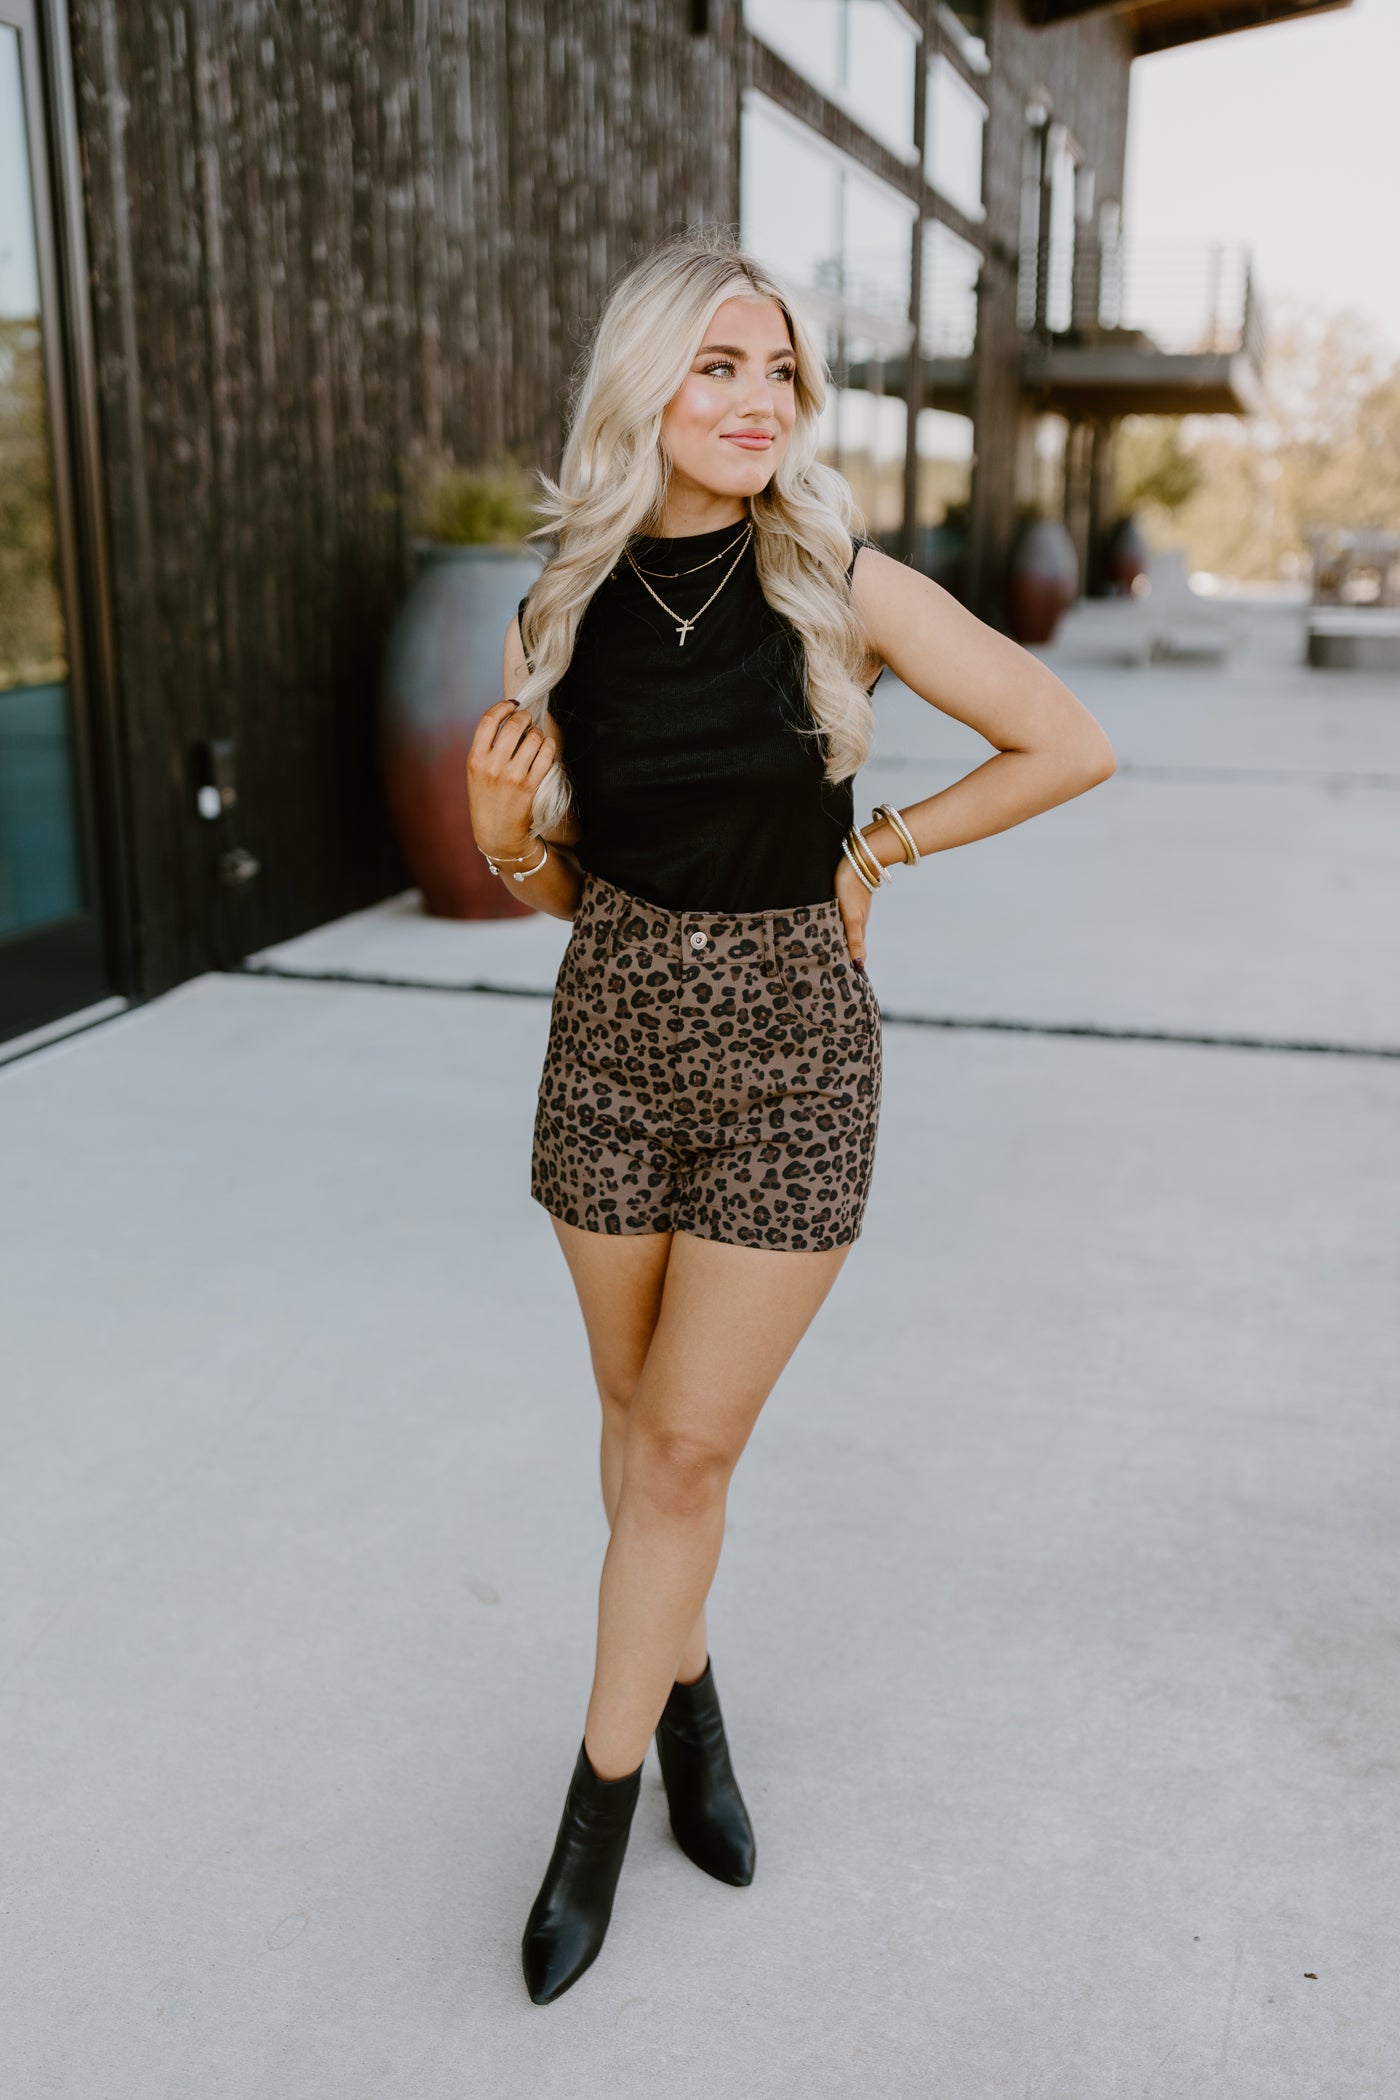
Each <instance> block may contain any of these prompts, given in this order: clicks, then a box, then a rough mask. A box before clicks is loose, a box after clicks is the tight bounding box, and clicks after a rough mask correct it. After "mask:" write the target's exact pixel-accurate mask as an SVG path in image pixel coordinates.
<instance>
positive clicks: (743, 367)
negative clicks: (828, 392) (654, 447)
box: [661, 299, 797, 499]
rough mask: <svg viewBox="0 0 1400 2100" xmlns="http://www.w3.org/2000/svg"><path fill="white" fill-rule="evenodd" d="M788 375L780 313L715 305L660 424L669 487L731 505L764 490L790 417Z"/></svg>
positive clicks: (745, 303) (759, 306)
mask: <svg viewBox="0 0 1400 2100" xmlns="http://www.w3.org/2000/svg"><path fill="white" fill-rule="evenodd" d="M796 371H797V359H796V356H795V354H794V351H793V347H792V342H791V339H790V337H789V335H788V326H787V322H786V321H785V319H784V318H783V310H782V308H781V307H780V306H777V305H775V304H774V303H773V301H772V300H769V299H764V300H757V299H726V300H725V301H724V302H723V303H722V304H721V305H719V306H717V307H716V308H715V310H714V312H713V313H712V314H711V316H710V319H709V322H708V325H707V326H706V329H705V334H704V338H703V340H702V342H701V345H700V348H699V350H698V351H697V352H696V354H695V358H694V360H693V362H692V364H691V367H690V370H689V372H688V373H687V375H686V377H685V379H684V381H683V382H682V385H681V387H680V390H679V392H678V393H676V394H674V395H673V396H672V398H671V400H670V401H669V402H668V403H667V406H666V413H665V415H664V416H663V417H662V419H661V442H662V444H663V445H664V446H665V448H666V451H667V453H668V454H669V456H670V460H671V484H672V487H673V488H674V489H677V490H679V491H681V492H682V493H687V494H689V493H695V494H701V493H703V494H706V495H712V496H730V497H734V498H739V499H741V498H743V497H745V496H752V495H756V494H757V492H758V491H759V490H760V489H762V488H766V487H767V485H768V483H769V481H770V480H771V479H772V477H773V474H774V471H775V470H776V468H777V465H778V461H779V460H780V459H781V457H782V454H783V448H784V447H785V446H786V444H787V441H788V439H789V438H790V437H791V435H792V426H793V424H794V422H795V421H796V418H797V398H796V391H795V388H796Z"/></svg>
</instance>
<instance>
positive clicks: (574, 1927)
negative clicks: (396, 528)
mask: <svg viewBox="0 0 1400 2100" xmlns="http://www.w3.org/2000/svg"><path fill="white" fill-rule="evenodd" d="M642 1762H643V1764H644V1763H645V1762H646V1760H645V1759H643V1760H642ZM641 1786H642V1766H641V1765H638V1767H637V1769H636V1771H635V1772H628V1773H627V1774H626V1775H625V1776H624V1777H623V1778H621V1779H600V1778H599V1777H598V1774H597V1773H596V1772H595V1771H594V1769H593V1767H592V1765H591V1764H590V1763H589V1761H588V1753H587V1751H586V1750H585V1749H584V1747H583V1745H582V1743H580V1744H579V1752H578V1757H577V1760H576V1761H575V1764H574V1770H573V1776H572V1778H571V1779H570V1781H569V1791H568V1793H567V1795H566V1796H565V1800H564V1813H563V1815H562V1817H561V1818H560V1822H559V1831H558V1835H557V1836H556V1837H555V1840H554V1850H553V1852H552V1853H551V1854H550V1860H549V1865H548V1866H547V1867H546V1869H545V1876H544V1880H543V1882H542V1883H541V1884H540V1890H539V1894H538V1895H537V1896H536V1897H535V1900H534V1902H533V1904H532V1905H531V1906H530V1915H529V1917H528V1918H527V1919H526V1921H525V1933H524V1937H523V1939H522V1941H521V1945H520V1959H521V1967H522V1968H523V1970H524V1974H525V1988H526V1989H527V1990H528V1991H529V1993H530V1996H531V1998H533V2000H534V2002H535V2004H536V2005H548V2004H550V2003H551V2002H552V2001H553V2000H554V1999H555V1998H559V1997H562V1995H563V1993H564V1992H565V1991H566V1990H568V1988H569V1986H570V1984H573V1983H577V1982H578V1979H579V1977H580V1976H582V1974H583V1972H584V1970H585V1969H587V1968H589V1967H590V1966H591V1965H592V1963H593V1962H595V1961H596V1960H597V1958H598V1954H599V1950H600V1949H601V1947H602V1944H603V1941H604V1938H605V1937H606V1935H607V1930H608V1923H609V1920H610V1919H611V1917H612V1908H613V1898H614V1896H615V1895H616V1893H617V1881H618V1876H619V1874H620V1873H621V1872H622V1861H623V1857H624V1855H625V1853H626V1851H627V1840H628V1837H629V1836H630V1834H631V1829H632V1812H633V1810H634V1809H635V1808H636V1805H637V1797H638V1795H639V1794H640V1792H641Z"/></svg>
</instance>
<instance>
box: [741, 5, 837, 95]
mask: <svg viewBox="0 0 1400 2100" xmlns="http://www.w3.org/2000/svg"><path fill="white" fill-rule="evenodd" d="M845 13H846V9H845V0H744V22H745V26H746V27H747V28H749V29H751V30H752V31H753V33H754V35H755V36H757V37H762V39H763V41H764V43H765V44H766V45H767V46H768V48H769V50H770V51H776V52H777V54H778V56H779V58H785V59H786V60H787V62H788V64H789V65H790V66H791V67H792V70H793V72H794V73H800V74H801V75H802V78H803V79H804V80H810V81H811V83H812V85H813V86H814V87H819V88H820V89H821V91H822V93H823V94H824V95H836V94H839V93H840V90H841V80H842V63H841V51H842V44H843V42H844V32H845Z"/></svg>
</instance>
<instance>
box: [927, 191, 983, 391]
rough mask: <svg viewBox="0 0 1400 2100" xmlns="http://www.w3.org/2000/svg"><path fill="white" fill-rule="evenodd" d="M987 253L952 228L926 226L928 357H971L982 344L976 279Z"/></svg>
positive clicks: (932, 221)
mask: <svg viewBox="0 0 1400 2100" xmlns="http://www.w3.org/2000/svg"><path fill="white" fill-rule="evenodd" d="M981 269H982V257H981V255H980V253H979V252H978V250H977V249H976V248H974V247H973V245H972V243H971V241H965V240H964V239H963V238H962V236H961V235H960V234H956V233H954V231H953V229H952V227H951V226H944V225H942V224H940V222H939V221H938V220H937V219H930V220H928V221H927V222H926V223H925V226H924V254H923V279H922V283H921V286H920V297H919V347H920V349H921V350H922V351H923V354H924V356H925V357H971V356H972V355H973V352H974V350H975V349H976V346H977V280H978V277H979V275H980V273H981Z"/></svg>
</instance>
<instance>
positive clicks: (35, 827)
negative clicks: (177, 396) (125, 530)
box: [0, 0, 119, 1039]
mask: <svg viewBox="0 0 1400 2100" xmlns="http://www.w3.org/2000/svg"><path fill="white" fill-rule="evenodd" d="M36 14H37V11H36V6H35V4H34V0H0V1039H2V1038H4V1037H6V1036H14V1035H16V1034H18V1033H20V1032H22V1031H23V1030H25V1029H28V1028H32V1027H36V1026H38V1025H39V1024H41V1023H43V1022H46V1021H50V1020H53V1019H55V1018H56V1017H58V1016H60V1015H63V1014H66V1013H71V1012H73V1011H75V1010H76V1009H79V1008H83V1007H87V1006H91V1005H94V1004H95V1003H97V1002H99V1001H101V1000H103V999H104V998H106V997H108V996H109V995H110V994H111V993H112V992H113V991H114V989H115V986H114V982H113V975H114V960H115V959H114V957H113V955H112V953H111V945H110V941H109V938H108V933H107V929H106V926H105V921H104V912H103V902H104V900H103V896H102V891H103V889H104V888H105V887H107V885H106V884H105V883H104V882H103V879H102V855H101V853H100V851H99V846H100V843H101V826H100V825H99V816H100V814H101V812H100V810H99V807H98V804H99V802H100V800H101V795H100V792H99V788H98V783H97V781H96V779H95V776H94V760H95V743H94V736H93V726H94V725H93V722H92V718H91V711H92V706H93V692H92V686H93V680H92V678H91V677H90V676H89V675H88V666H89V665H90V664H91V662H92V657H93V649H92V645H91V642H90V639H89V637H90V636H91V633H92V629H93V619H92V613H93V607H92V604H91V591H92V577H91V575H90V573H89V565H88V563H87V562H86V561H85V559H84V548H85V544H86V542H87V540H88V538H89V534H88V532H87V530H86V525H85V518H84V514H83V494H84V491H83V489H82V487H81V486H80V481H81V476H80V475H79V474H76V473H75V465H78V464H80V462H81V455H82V450H83V440H82V431H83V415H84V408H85V407H90V403H87V404H84V403H81V402H78V403H76V404H75V398H74V396H75V386H76V383H77V382H79V381H80V377H81V365H80V361H79V360H78V359H76V358H75V355H74V349H75V331H74V328H73V326H72V309H71V306H68V305H67V295H69V293H70V288H71V285H72V281H73V278H74V274H75V273H74V271H73V268H72V261H73V257H72V253H71V229H70V224H69V216H70V214H71V210H72V200H71V198H70V199H64V198H58V199H56V198H55V195H54V188H53V182H52V180H51V172H57V173H58V175H59V178H60V181H61V180H62V178H63V169H64V155H63V150H62V149H63V147H64V146H65V144H67V143H68V141H66V140H65V139H64V138H63V137H61V136H60V137H55V132H60V133H61V132H62V130H63V126H62V123H61V121H57V122H56V120H55V109H56V107H57V105H56V104H55V100H54V90H55V75H54V63H53V62H54V53H53V51H52V49H46V48H44V47H43V45H42V42H41V38H42V36H43V34H44V31H45V29H46V27H47V24H46V22H45V21H44V20H43V19H40V18H36ZM79 281H81V280H79ZM65 309H66V310H65ZM78 336H79V338H80V339H83V331H81V329H79V331H78ZM75 405H76V410H77V412H76V415H75ZM75 432H76V433H77V444H76V447H75ZM116 967H117V968H119V964H118V965H116Z"/></svg>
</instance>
